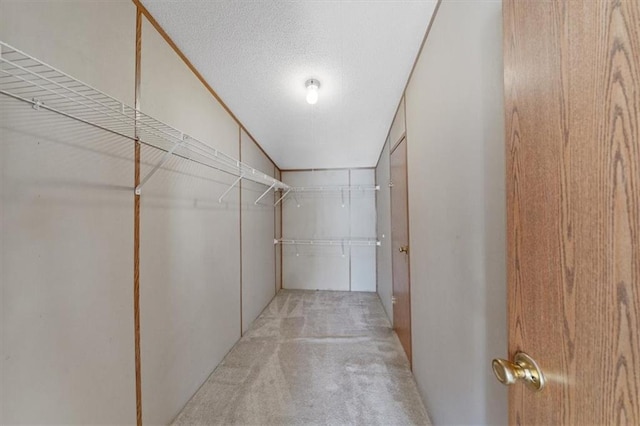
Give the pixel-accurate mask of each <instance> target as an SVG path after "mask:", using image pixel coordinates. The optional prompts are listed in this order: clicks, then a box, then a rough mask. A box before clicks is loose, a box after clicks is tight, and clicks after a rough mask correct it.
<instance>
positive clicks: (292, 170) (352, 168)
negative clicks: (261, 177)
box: [280, 166, 375, 173]
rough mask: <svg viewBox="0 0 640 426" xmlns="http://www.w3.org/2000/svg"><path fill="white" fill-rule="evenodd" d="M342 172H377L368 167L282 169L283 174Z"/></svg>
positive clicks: (373, 168)
mask: <svg viewBox="0 0 640 426" xmlns="http://www.w3.org/2000/svg"><path fill="white" fill-rule="evenodd" d="M334 170H335V171H340V170H375V167H373V166H366V167H329V168H321V169H280V172H281V173H286V172H330V171H334Z"/></svg>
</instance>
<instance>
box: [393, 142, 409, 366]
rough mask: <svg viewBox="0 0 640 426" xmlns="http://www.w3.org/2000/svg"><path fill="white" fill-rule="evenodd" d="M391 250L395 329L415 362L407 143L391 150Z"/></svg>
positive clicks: (405, 349) (401, 143) (402, 143)
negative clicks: (412, 329) (413, 349)
mask: <svg viewBox="0 0 640 426" xmlns="http://www.w3.org/2000/svg"><path fill="white" fill-rule="evenodd" d="M390 167H391V182H392V185H391V252H392V270H393V272H392V273H393V299H392V300H393V328H394V330H395V331H396V333H397V334H398V338H399V339H400V343H401V344H402V347H403V348H404V351H405V352H406V353H407V358H409V363H411V291H410V281H409V212H408V207H409V204H408V198H407V197H408V195H407V142H406V139H402V141H400V143H399V144H398V145H396V147H395V148H394V149H393V151H392V152H391V160H390Z"/></svg>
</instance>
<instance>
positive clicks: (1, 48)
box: [0, 41, 290, 204]
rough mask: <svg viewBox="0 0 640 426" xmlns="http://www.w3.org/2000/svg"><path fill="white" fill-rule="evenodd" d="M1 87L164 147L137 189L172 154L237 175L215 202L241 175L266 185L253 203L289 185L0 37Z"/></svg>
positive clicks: (23, 98)
mask: <svg viewBox="0 0 640 426" xmlns="http://www.w3.org/2000/svg"><path fill="white" fill-rule="evenodd" d="M0 93H1V94H3V95H5V96H9V97H11V98H14V99H17V100H20V101H24V102H26V103H28V104H30V105H32V106H33V108H34V109H36V110H39V109H45V110H48V111H52V112H54V113H57V114H60V115H63V116H65V117H68V118H71V119H74V120H77V121H80V122H82V123H85V124H88V125H91V126H94V127H97V128H100V129H103V130H105V131H108V132H111V133H114V134H117V135H120V136H122V137H124V138H127V139H130V140H134V141H139V142H140V143H142V144H145V145H148V146H151V147H154V148H157V149H159V150H161V151H164V152H165V154H164V155H163V156H162V158H161V160H160V161H159V162H158V163H157V164H156V165H155V166H154V167H153V168H152V170H151V171H149V172H148V173H147V175H145V176H143V177H142V179H141V181H140V185H139V186H138V187H137V188H135V191H136V194H140V192H141V190H142V187H143V186H144V184H145V183H146V182H147V181H148V180H149V178H151V176H152V175H153V174H154V173H155V172H156V171H157V170H158V169H159V168H160V167H162V166H163V165H164V164H165V163H166V162H167V160H168V159H169V158H170V157H171V156H172V155H175V156H178V157H181V158H184V159H187V160H190V161H194V162H196V163H199V164H202V165H204V166H207V167H210V168H213V169H216V170H220V171H222V172H225V173H228V174H231V175H234V176H237V177H238V179H237V180H236V181H235V182H234V184H233V185H232V186H231V187H230V188H229V189H228V190H227V191H226V192H225V193H224V194H222V196H221V197H220V199H219V201H220V202H222V199H223V198H224V196H225V195H226V194H227V193H228V192H229V191H230V190H231V189H232V188H233V187H234V186H235V185H237V184H238V182H240V180H242V179H245V180H249V181H252V182H257V183H260V184H262V185H266V186H268V187H269V189H268V190H267V191H265V193H263V194H262V195H261V196H260V198H258V199H257V200H256V204H257V203H258V202H259V201H260V200H261V199H262V198H263V197H264V196H265V195H266V194H267V193H268V192H269V191H270V190H272V189H275V190H278V189H281V190H289V189H290V187H289V185H286V184H284V183H283V182H281V181H279V180H276V179H275V178H273V177H271V176H269V175H267V174H266V173H263V172H261V171H260V170H257V169H255V168H253V167H251V166H249V165H248V164H245V163H242V162H241V161H239V160H237V159H235V158H233V157H231V156H229V155H226V154H224V153H223V152H220V151H218V150H217V149H215V148H214V147H212V146H211V145H209V144H207V143H205V142H202V141H199V140H197V139H195V138H192V137H190V136H188V135H186V134H184V133H183V132H181V131H180V130H178V129H175V128H173V127H171V126H169V125H168V124H165V123H163V122H161V121H159V120H156V119H154V118H152V117H150V116H149V115H146V114H144V113H142V112H140V111H137V110H135V109H134V108H133V107H130V106H128V105H126V104H124V103H122V102H120V101H118V100H117V99H115V98H113V97H111V96H109V95H107V94H105V93H103V92H101V91H99V90H97V89H95V88H93V87H91V86H89V85H88V84H85V83H83V82H81V81H79V80H77V79H75V78H73V77H71V76H70V75H68V74H65V73H64V72H62V71H60V70H58V69H56V68H54V67H52V66H50V65H48V64H45V63H44V62H41V61H39V60H38V59H36V58H34V57H32V56H30V55H28V54H26V53H24V52H22V51H20V50H18V49H16V48H14V47H12V46H10V45H8V44H6V43H4V42H2V41H0Z"/></svg>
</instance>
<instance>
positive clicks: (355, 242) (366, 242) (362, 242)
mask: <svg viewBox="0 0 640 426" xmlns="http://www.w3.org/2000/svg"><path fill="white" fill-rule="evenodd" d="M273 244H284V245H307V246H379V245H380V241H377V240H362V239H353V240H352V239H342V240H288V239H284V238H280V239H275V240H273Z"/></svg>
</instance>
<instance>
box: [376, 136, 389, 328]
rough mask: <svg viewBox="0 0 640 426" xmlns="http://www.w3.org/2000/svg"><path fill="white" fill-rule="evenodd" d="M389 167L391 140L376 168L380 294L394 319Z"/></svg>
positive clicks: (386, 144)
mask: <svg viewBox="0 0 640 426" xmlns="http://www.w3.org/2000/svg"><path fill="white" fill-rule="evenodd" d="M390 180H391V178H390V169H389V140H388V139H387V142H386V143H385V145H384V147H383V148H382V155H381V156H380V162H379V163H378V167H377V168H376V183H377V184H378V185H380V190H379V191H378V192H377V194H376V196H377V197H378V198H377V200H376V214H377V220H376V228H377V235H378V240H379V241H380V246H379V247H378V250H377V258H376V262H377V271H376V272H377V273H376V279H377V282H378V295H379V296H380V300H381V301H382V306H384V309H385V311H386V312H387V316H388V317H389V320H390V321H393V305H392V304H391V297H392V296H393V287H392V284H393V283H392V279H393V277H392V275H391V192H390V191H391V189H390V188H389V182H390Z"/></svg>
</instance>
